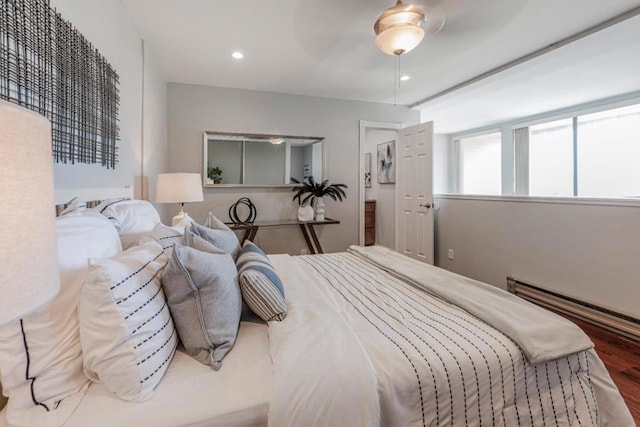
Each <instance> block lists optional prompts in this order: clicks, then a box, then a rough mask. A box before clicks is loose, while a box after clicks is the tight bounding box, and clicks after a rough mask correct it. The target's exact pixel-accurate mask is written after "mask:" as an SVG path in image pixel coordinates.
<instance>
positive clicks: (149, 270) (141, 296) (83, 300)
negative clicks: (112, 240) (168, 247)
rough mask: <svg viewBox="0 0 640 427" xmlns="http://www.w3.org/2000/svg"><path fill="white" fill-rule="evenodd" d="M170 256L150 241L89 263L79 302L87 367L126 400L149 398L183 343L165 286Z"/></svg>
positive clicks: (95, 376) (93, 374) (158, 245)
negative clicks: (164, 281) (179, 340)
mask: <svg viewBox="0 0 640 427" xmlns="http://www.w3.org/2000/svg"><path fill="white" fill-rule="evenodd" d="M167 261H168V259H167V256H166V255H165V254H164V251H163V250H162V246H160V244H158V243H157V242H155V241H153V240H148V241H147V242H146V243H145V244H143V245H141V246H134V247H132V248H130V249H128V250H126V251H124V252H122V253H121V254H119V255H117V256H115V257H112V258H109V259H92V260H90V262H89V264H90V266H89V272H88V274H87V281H86V283H85V285H84V288H83V290H82V295H81V297H80V307H79V316H80V341H81V343H82V352H83V358H84V371H85V373H86V374H87V376H88V377H89V378H91V379H92V380H94V381H101V382H104V384H105V386H106V387H107V388H108V389H109V390H110V391H111V392H113V393H114V394H116V395H117V396H118V397H120V398H121V399H123V400H127V401H135V402H141V401H144V400H147V399H149V398H150V397H151V396H152V395H153V391H154V389H155V388H156V386H157V385H158V383H159V382H160V380H161V379H162V376H163V375H164V373H165V371H166V370H167V367H168V366H169V363H170V362H171V359H172V358H173V355H174V353H175V350H176V346H177V345H178V336H177V334H176V331H175V329H174V326H173V320H172V319H171V315H170V313H169V307H168V306H167V302H166V300H165V296H164V292H163V290H162V287H161V286H160V276H161V273H162V270H163V269H164V268H165V267H166V265H167Z"/></svg>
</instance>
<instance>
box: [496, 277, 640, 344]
mask: <svg viewBox="0 0 640 427" xmlns="http://www.w3.org/2000/svg"><path fill="white" fill-rule="evenodd" d="M507 289H508V290H509V292H511V293H512V294H515V295H517V296H519V297H521V298H524V299H526V300H528V301H531V302H533V303H535V304H538V305H541V306H544V307H547V308H551V309H553V310H557V311H559V312H562V313H565V314H568V315H570V316H574V317H577V318H580V319H582V320H585V321H587V322H590V323H593V324H595V325H597V326H601V327H603V328H606V329H609V330H612V331H614V332H617V333H619V334H622V335H625V336H627V337H629V338H633V339H635V340H637V341H640V319H638V318H636V317H633V316H630V315H628V314H624V313H619V312H617V311H615V310H612V309H610V308H606V307H601V306H599V305H596V304H593V303H590V302H586V301H581V300H579V299H577V298H574V297H570V296H567V295H563V294H561V293H558V292H555V291H550V290H549V289H545V288H543V287H542V286H539V285H537V284H533V283H530V282H525V281H523V280H520V279H517V278H515V277H507Z"/></svg>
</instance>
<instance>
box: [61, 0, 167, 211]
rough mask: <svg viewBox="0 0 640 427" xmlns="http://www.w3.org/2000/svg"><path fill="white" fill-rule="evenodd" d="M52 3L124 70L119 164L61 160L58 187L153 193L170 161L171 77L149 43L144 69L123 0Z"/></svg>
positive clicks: (138, 41)
mask: <svg viewBox="0 0 640 427" xmlns="http://www.w3.org/2000/svg"><path fill="white" fill-rule="evenodd" d="M51 5H52V6H53V7H55V8H56V9H57V10H58V11H59V12H60V13H61V14H62V16H63V17H64V18H66V19H68V20H69V21H71V23H72V24H73V25H74V26H75V27H77V28H78V30H80V32H81V33H82V34H83V35H84V36H85V37H86V38H87V40H89V41H90V42H91V43H92V44H93V45H94V46H95V47H96V49H98V50H99V51H100V53H101V54H102V55H104V56H105V58H106V59H107V61H109V63H110V64H111V65H112V66H113V67H114V69H115V70H116V71H117V72H118V74H119V76H120V115H119V116H120V122H119V126H120V138H121V140H120V142H119V144H118V145H119V147H120V148H119V163H118V164H117V165H116V168H115V169H107V168H105V167H102V166H99V165H82V164H75V165H71V164H61V163H57V164H55V166H54V179H55V185H56V188H60V189H74V188H124V187H125V186H134V188H135V196H136V197H137V198H147V197H150V198H151V199H153V198H154V194H155V177H156V175H157V174H158V173H159V172H163V171H164V170H165V168H166V166H167V161H166V159H167V144H166V141H167V140H166V136H167V132H166V125H167V110H166V108H167V94H166V90H167V89H166V79H165V78H164V76H163V74H162V72H161V71H160V69H159V67H158V66H157V64H156V63H155V61H154V60H153V55H152V53H151V52H150V51H149V50H148V49H146V50H145V55H144V70H143V55H142V40H141V39H140V36H139V35H138V33H137V32H136V29H135V28H134V26H133V23H132V22H131V20H130V19H129V16H128V15H127V12H126V10H125V8H124V6H123V5H122V3H121V2H120V0H104V1H99V2H95V1H85V0H52V1H51ZM143 74H144V78H145V84H144V138H143V137H142V134H143V131H142V124H143V95H142V92H143V90H142V81H143V80H142V76H143ZM141 175H142V176H143V179H140V177H141ZM160 209H161V210H163V209H162V207H160Z"/></svg>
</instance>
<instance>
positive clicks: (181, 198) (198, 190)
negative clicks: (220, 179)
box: [156, 173, 204, 225]
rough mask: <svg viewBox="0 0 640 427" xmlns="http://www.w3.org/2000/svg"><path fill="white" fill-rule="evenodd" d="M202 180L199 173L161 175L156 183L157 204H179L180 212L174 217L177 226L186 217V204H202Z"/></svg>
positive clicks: (173, 222)
mask: <svg viewBox="0 0 640 427" xmlns="http://www.w3.org/2000/svg"><path fill="white" fill-rule="evenodd" d="M203 200H204V197H203V194H202V178H201V177H200V174H199V173H161V174H158V181H157V182H156V203H179V204H180V212H179V213H178V215H176V216H174V217H173V221H172V225H176V224H177V223H178V222H180V220H181V219H182V218H183V217H184V204H185V203H188V202H202V201H203Z"/></svg>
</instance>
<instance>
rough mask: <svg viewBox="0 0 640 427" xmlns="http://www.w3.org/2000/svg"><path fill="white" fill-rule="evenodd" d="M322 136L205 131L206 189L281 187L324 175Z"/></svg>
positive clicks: (318, 179)
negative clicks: (295, 181) (295, 180)
mask: <svg viewBox="0 0 640 427" xmlns="http://www.w3.org/2000/svg"><path fill="white" fill-rule="evenodd" d="M323 139H324V138H321V137H309V136H290V135H264V134H248V133H242V134H240V133H228V132H205V133H204V137H203V165H202V167H203V170H202V177H203V185H204V186H205V187H221V186H222V187H277V186H291V185H295V183H294V182H293V181H292V178H295V179H297V180H298V181H301V182H302V181H303V180H304V179H305V178H308V177H310V176H313V179H314V180H316V181H322V177H323V176H324V147H323Z"/></svg>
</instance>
